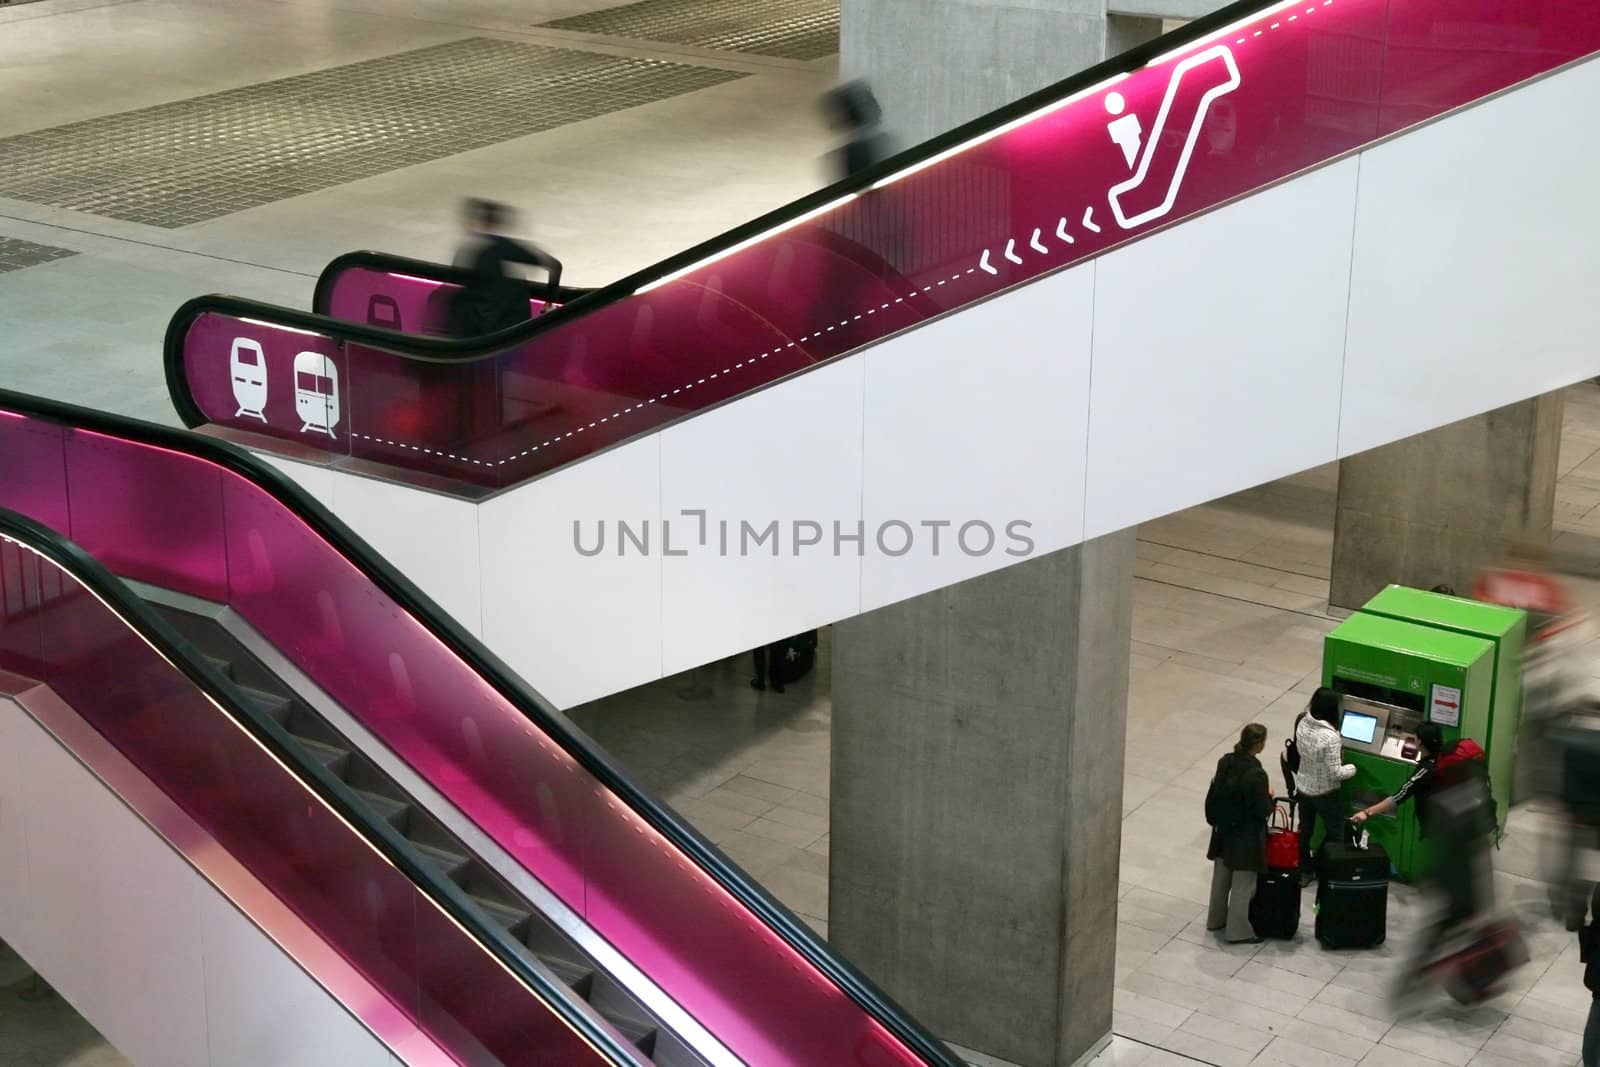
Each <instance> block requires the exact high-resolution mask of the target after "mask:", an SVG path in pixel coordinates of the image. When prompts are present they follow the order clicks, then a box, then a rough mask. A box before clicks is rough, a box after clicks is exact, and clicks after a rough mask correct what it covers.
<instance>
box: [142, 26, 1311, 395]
mask: <svg viewBox="0 0 1600 1067" xmlns="http://www.w3.org/2000/svg"><path fill="white" fill-rule="evenodd" d="M1278 2H1280V0H1235V2H1234V3H1231V4H1229V5H1227V6H1226V7H1223V8H1220V9H1218V10H1216V11H1213V12H1212V13H1211V14H1209V15H1203V16H1201V17H1200V18H1197V19H1195V20H1194V21H1193V22H1190V23H1187V24H1186V25H1184V26H1180V27H1179V28H1178V29H1176V30H1173V31H1172V32H1171V33H1166V34H1162V35H1161V36H1159V37H1156V38H1154V39H1153V40H1150V41H1147V42H1145V43H1144V44H1141V45H1137V46H1136V47H1134V48H1130V49H1129V50H1128V51H1126V52H1123V53H1122V54H1120V55H1117V56H1113V57H1111V58H1110V59H1107V60H1105V61H1104V62H1101V63H1097V64H1096V65H1094V66H1092V67H1090V68H1088V69H1087V70H1084V71H1081V72H1079V73H1077V74H1074V75H1072V76H1071V77H1068V78H1064V79H1062V80H1061V81H1058V82H1056V83H1054V84H1053V85H1048V86H1046V87H1044V88H1043V89H1039V90H1037V91H1036V92H1033V93H1029V94H1028V95H1027V96H1024V97H1022V98H1021V99H1019V100H1015V101H1012V102H1011V103H1009V104H1006V105H1005V106H1004V107H1000V108H997V109H995V110H994V111H990V112H988V113H987V114H984V115H980V116H978V117H977V118H975V119H973V120H971V121H970V122H966V123H963V124H962V125H960V126H957V127H955V128H954V129H952V130H947V131H946V132H944V133H941V134H938V135H937V136H934V137H931V138H929V139H928V140H926V141H923V142H922V143H921V144H918V145H913V146H912V147H910V148H907V149H905V150H904V151H902V152H898V153H896V154H895V155H893V156H890V157H889V158H888V159H885V160H882V161H880V162H878V163H876V164H874V165H873V166H871V167H868V168H866V169H865V170H862V171H858V172H857V173H855V174H852V175H850V176H849V177H847V178H844V179H842V180H840V181H837V182H834V183H833V184H832V185H828V186H825V187H823V188H821V189H818V190H817V191H816V192H813V193H808V194H807V195H805V196H803V197H801V198H800V199H798V200H795V201H792V202H791V203H788V204H785V205H784V206H783V207H780V208H776V209H774V210H772V211H769V212H767V213H766V214H765V215H759V216H757V217H756V218H754V219H752V220H750V221H749V222H746V223H743V224H742V225H739V226H736V227H734V228H733V229H731V230H728V231H726V232H724V233H722V234H719V235H718V236H716V237H712V238H710V239H709V240H706V241H702V242H701V243H699V244H697V245H693V246H691V247H689V248H687V249H685V250H684V251H682V252H678V253H676V254H674V255H671V256H668V257H667V258H666V259H663V260H661V261H660V262H658V263H654V264H652V265H650V266H648V267H645V268H644V269H643V270H639V271H636V272H634V273H633V274H630V275H628V276H626V277H624V278H621V279H619V280H617V281H615V282H612V283H610V284H609V285H604V286H601V287H600V288H598V289H592V290H590V291H588V292H587V293H584V294H583V295H581V296H578V297H576V298H575V299H574V300H572V302H571V303H563V304H562V305H561V306H560V307H557V308H553V309H551V310H550V311H549V312H548V313H547V314H544V315H540V316H539V317H538V318H535V319H531V320H529V321H527V322H521V323H517V324H516V325H515V326H510V327H507V328H506V329H504V330H500V331H498V332H496V333H491V334H484V335H483V336H481V337H472V338H465V339H445V338H434V337H418V336H416V335H414V334H404V333H397V332H395V331H393V330H385V329H382V328H380V327H375V326H367V325H365V324H361V323H349V322H341V321H339V320H336V319H330V318H326V317H324V316H320V315H309V314H306V313H305V312H300V311H294V310H292V309H289V308H280V307H275V306H273V305H271V304H265V303H261V302H259V301H254V300H246V299H244V298H242V297H236V296H225V295H222V294H212V295H208V296H200V297H196V298H195V299H193V300H190V301H188V302H187V303H185V304H184V305H183V306H182V307H180V308H179V309H178V310H177V312H176V313H175V314H174V315H173V317H172V321H171V322H170V323H168V325H167V334H166V343H165V346H164V351H163V357H164V360H165V364H166V376H167V390H168V392H170V393H171V395H172V403H173V406H174V407H175V408H177V411H178V414H179V416H180V417H181V418H182V419H183V421H184V422H185V423H186V424H187V425H189V426H200V425H203V424H204V423H205V422H206V421H207V420H206V418H205V416H204V415H203V414H201V412H200V409H199V406H198V405H197V404H196V403H195V402H194V396H193V394H192V393H190V391H189V382H188V378H187V376H186V375H185V374H184V373H183V338H184V335H185V334H186V333H188V330H189V326H190V324H191V323H193V322H194V320H195V319H197V318H199V317H200V316H201V315H204V314H207V313H211V314H218V315H228V316H232V317H245V318H255V319H263V320H265V321H268V322H272V323H282V324H284V325H288V326H294V327H296V328H299V329H303V330H310V331H312V332H314V333H319V334H324V335H326V336H330V337H332V338H334V339H335V340H337V341H342V342H354V343H356V344H360V345H363V346H365V347H369V348H377V349H380V350H382V351H385V352H389V353H391V354H393V355H396V356H400V357H402V358H405V359H414V360H418V361H421V362H445V361H448V362H452V363H456V362H470V361H473V360H479V359H486V358H489V357H492V356H495V355H498V354H499V353H501V352H504V351H506V350H507V349H509V348H513V347H515V346H517V345H520V344H524V343H526V342H527V341H530V340H532V339H533V338H535V337H538V336H540V335H541V334H543V333H544V332H545V331H547V330H553V329H557V328H559V327H561V326H564V325H565V324H566V323H567V322H569V321H570V320H572V319H576V318H579V317H581V316H583V315H587V314H588V313H589V312H591V311H596V310H598V309H600V308H602V307H605V306H607V305H609V304H613V303H616V302H617V301H619V300H622V299H625V298H626V297H629V296H632V295H633V294H634V293H635V292H637V291H639V290H640V289H641V288H643V287H644V286H646V285H649V284H650V283H652V282H656V281H660V280H661V279H663V278H665V277H667V276H668V275H670V274H673V273H674V272H676V271H680V270H684V269H686V268H689V267H693V266H694V265H695V264H696V263H699V262H700V261H701V260H705V259H710V258H712V257H714V256H716V255H718V254H720V253H723V252H725V251H727V250H728V249H731V248H733V247H734V246H736V245H738V244H740V243H741V242H744V241H749V240H751V239H752V238H756V237H759V236H761V235H762V234H763V233H766V232H767V231H768V230H772V229H775V228H777V227H780V226H783V225H785V224H787V223H791V222H793V221H794V220H796V219H798V218H800V217H801V216H803V215H805V214H807V213H808V212H812V211H816V210H818V209H819V208H822V207H825V206H827V205H828V204H831V203H833V202H834V201H835V200H838V199H839V198H840V197H843V196H847V195H849V194H851V193H860V192H865V191H866V190H867V189H869V188H871V186H872V185H873V184H875V183H876V182H878V181H881V180H882V179H884V178H887V177H889V176H890V175H892V174H894V173H896V172H898V171H901V170H904V169H906V168H908V167H913V166H916V165H917V164H919V163H922V162H923V161H925V160H928V159H932V158H933V157H934V156H936V155H938V154H939V153H941V152H944V151H946V150H947V149H951V148H955V147H957V146H959V145H961V144H964V143H965V142H967V141H969V140H972V139H973V138H975V137H980V136H982V135H983V134H985V133H988V132H989V131H991V130H995V129H998V128H999V127H1001V126H1004V125H1005V124H1006V123H1008V122H1013V121H1015V120H1016V119H1019V118H1022V117H1024V116H1026V115H1028V114H1030V113H1031V112H1034V111H1037V110H1039V109H1040V108H1043V107H1047V106H1049V105H1050V104H1053V103H1055V102H1056V101H1058V100H1063V99H1065V98H1067V97H1069V96H1071V95H1072V94H1074V93H1077V92H1081V91H1082V90H1084V89H1088V88H1090V87H1092V86H1094V85H1096V84H1098V83H1100V82H1102V81H1105V80H1106V79H1107V78H1112V77H1115V76H1117V75H1119V74H1128V73H1132V72H1133V71H1135V70H1137V69H1139V68H1140V67H1142V66H1144V65H1145V64H1146V63H1148V62H1150V61H1151V60H1152V59H1156V58H1158V57H1160V56H1162V55H1165V54H1166V53H1168V52H1171V51H1172V50H1173V49H1176V48H1182V47H1184V46H1185V45H1187V44H1190V43H1191V42H1194V41H1198V40H1200V39H1201V38H1203V37H1208V36H1210V35H1212V34H1214V33H1215V32H1216V31H1218V30H1221V29H1223V28H1224V27H1227V26H1230V25H1232V24H1233V23H1235V22H1238V21H1240V20H1241V19H1246V18H1249V17H1250V16H1251V15H1252V14H1254V13H1255V12H1257V11H1260V10H1261V9H1263V8H1267V7H1271V6H1272V5H1273V4H1274V3H1278Z"/></svg>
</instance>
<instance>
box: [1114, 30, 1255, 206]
mask: <svg viewBox="0 0 1600 1067" xmlns="http://www.w3.org/2000/svg"><path fill="white" fill-rule="evenodd" d="M1219 59H1220V60H1221V61H1222V63H1223V65H1224V68H1225V69H1226V71H1227V78H1226V79H1225V80H1224V81H1221V82H1219V83H1218V84H1216V85H1213V86H1212V87H1211V88H1209V89H1207V90H1206V92H1205V95H1204V96H1202V97H1201V98H1200V104H1199V107H1198V108H1197V109H1196V111H1195V117H1194V121H1193V122H1191V123H1190V124H1189V135H1188V137H1186V138H1185V139H1184V142H1183V152H1182V154H1181V155H1180V156H1179V157H1178V165H1177V167H1176V168H1174V169H1173V172H1172V180H1171V181H1170V182H1169V183H1168V185H1167V194H1166V196H1165V197H1164V198H1163V199H1162V200H1161V202H1160V203H1158V204H1156V206H1154V207H1152V208H1150V209H1149V210H1146V211H1141V212H1139V213H1138V214H1136V215H1132V216H1129V215H1126V214H1124V212H1123V210H1122V203H1121V200H1122V197H1124V196H1126V195H1127V194H1128V193H1131V192H1133V191H1134V190H1136V189H1139V188H1141V187H1142V186H1143V185H1144V182H1145V178H1146V177H1148V176H1149V174H1150V161H1151V160H1152V159H1153V158H1154V157H1155V154H1156V152H1157V151H1158V150H1159V149H1160V146H1161V134H1162V133H1163V132H1164V131H1165V130H1166V128H1167V120H1168V119H1169V118H1171V116H1172V105H1173V104H1174V103H1175V102H1176V101H1177V99H1178V89H1179V88H1180V87H1181V86H1182V84H1183V79H1184V75H1186V74H1188V73H1189V72H1190V71H1192V70H1194V69H1196V68H1197V67H1202V66H1205V65H1206V64H1207V63H1212V62H1214V61H1216V60H1219ZM1240 84H1241V79H1240V77H1239V64H1238V62H1237V61H1235V59H1234V58H1233V50H1232V49H1230V48H1229V47H1228V46H1227V45H1222V44H1219V45H1217V46H1216V47H1214V48H1208V49H1206V50H1205V51H1204V52H1196V53H1195V54H1194V55H1192V56H1187V57H1185V58H1184V59H1182V60H1180V61H1179V62H1178V64H1177V66H1176V67H1174V68H1173V71H1172V78H1171V80H1170V81H1168V82H1167V93H1166V96H1164V97H1162V100H1161V110H1160V111H1159V112H1157V114H1156V121H1155V124H1154V125H1152V126H1151V127H1150V136H1149V137H1148V138H1147V139H1146V140H1145V143H1144V153H1143V154H1142V155H1141V156H1140V157H1139V169H1138V170H1136V171H1135V172H1134V174H1133V177H1131V178H1129V179H1128V180H1127V181H1125V182H1122V183H1121V184H1120V185H1114V186H1112V187H1111V193H1110V200H1111V213H1112V214H1113V215H1115V216H1116V218H1117V224H1118V225H1119V226H1121V227H1122V228H1123V229H1124V230H1131V229H1133V228H1134V227H1135V226H1142V225H1144V224H1145V223H1147V222H1154V221H1155V220H1156V219H1159V218H1162V217H1163V216H1165V215H1166V214H1167V213H1168V212H1169V211H1171V210H1172V206H1173V205H1174V204H1176V203H1177V201H1178V190H1179V189H1181V188H1182V187H1183V179H1184V175H1186V174H1187V173H1188V172H1189V161H1190V159H1192V158H1193V157H1194V148H1195V145H1196V144H1197V143H1198V142H1199V140H1200V132H1201V130H1202V128H1203V127H1204V126H1205V121H1206V114H1207V112H1209V111H1210V109H1211V105H1212V104H1213V103H1214V102H1215V101H1216V100H1218V99H1219V98H1221V97H1224V96H1226V95H1228V94H1229V93H1231V92H1233V91H1234V90H1235V89H1237V88H1239V85H1240ZM1106 106H1107V108H1108V109H1109V108H1110V100H1109V98H1108V99H1107V101H1106ZM1117 121H1118V122H1121V121H1124V120H1122V119H1118V120H1117ZM1111 125H1112V126H1113V127H1115V126H1116V125H1117V123H1115V122H1113V123H1112V124H1111ZM1112 136H1113V138H1115V137H1116V133H1115V131H1113V134H1112ZM1119 143H1121V142H1119ZM1123 152H1124V153H1126V152H1127V147H1126V146H1125V145H1124V147H1123Z"/></svg>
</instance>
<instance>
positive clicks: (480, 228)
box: [446, 198, 561, 337]
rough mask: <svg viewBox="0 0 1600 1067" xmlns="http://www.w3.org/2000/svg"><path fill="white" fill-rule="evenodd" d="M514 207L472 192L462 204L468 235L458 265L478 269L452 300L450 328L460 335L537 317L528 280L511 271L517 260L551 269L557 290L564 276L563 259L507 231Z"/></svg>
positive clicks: (551, 281) (552, 283) (548, 271)
mask: <svg viewBox="0 0 1600 1067" xmlns="http://www.w3.org/2000/svg"><path fill="white" fill-rule="evenodd" d="M513 215H514V213H513V212H512V210H511V208H509V207H507V206H506V205H504V204H498V203H496V202H494V201H493V200H481V199H477V198H472V199H469V200H467V201H466V202H465V203H463V204H462V206H461V216H462V224H463V225H464V226H465V228H466V230H467V233H468V237H467V240H466V241H465V242H464V243H463V244H462V246H461V248H460V250H459V251H457V253H456V258H455V265H456V266H458V267H465V268H466V269H468V270H470V271H471V272H472V277H471V279H470V280H468V282H467V283H466V284H465V285H463V286H462V287H461V289H460V290H459V291H458V292H456V293H455V294H454V295H453V296H452V297H451V300H450V305H449V314H448V322H447V326H446V328H447V330H448V331H449V333H450V334H451V336H454V337H476V336H479V335H481V334H486V333H494V332H495V331H497V330H503V329H505V328H506V327H508V326H514V325H516V324H517V323H519V322H523V321H524V320H526V319H528V318H531V317H532V316H531V314H530V311H529V306H528V305H529V299H528V288H527V285H526V283H524V282H523V281H522V279H521V278H519V277H517V276H516V275H515V274H513V273H511V271H510V267H511V265H512V264H523V265H525V266H530V267H537V268H540V269H542V270H544V271H545V273H546V275H547V276H548V284H549V287H550V289H551V290H552V291H553V290H554V289H555V287H556V286H557V285H559V284H560V282H561V261H560V260H558V259H556V258H555V257H554V256H552V255H550V254H549V253H548V252H546V251H544V249H542V248H538V247H537V246H535V245H531V244H525V243H523V242H521V241H517V240H515V239H513V238H511V237H508V236H506V230H508V229H510V228H511V223H512V221H513Z"/></svg>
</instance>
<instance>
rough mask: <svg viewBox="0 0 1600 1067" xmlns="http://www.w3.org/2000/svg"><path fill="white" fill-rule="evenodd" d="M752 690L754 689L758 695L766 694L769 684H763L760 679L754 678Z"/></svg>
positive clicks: (751, 683)
mask: <svg viewBox="0 0 1600 1067" xmlns="http://www.w3.org/2000/svg"><path fill="white" fill-rule="evenodd" d="M750 688H751V689H754V690H755V691H756V692H758V693H765V692H766V691H767V683H765V682H763V681H762V680H761V679H760V678H752V679H750Z"/></svg>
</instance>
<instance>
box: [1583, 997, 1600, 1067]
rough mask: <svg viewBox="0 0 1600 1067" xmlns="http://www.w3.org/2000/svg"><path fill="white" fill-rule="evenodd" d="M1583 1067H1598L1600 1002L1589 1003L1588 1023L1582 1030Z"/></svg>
mask: <svg viewBox="0 0 1600 1067" xmlns="http://www.w3.org/2000/svg"><path fill="white" fill-rule="evenodd" d="M1583 1067H1600V1000H1594V1001H1591V1002H1590V1003H1589V1023H1588V1025H1587V1026H1585V1027H1584V1028H1583Z"/></svg>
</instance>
